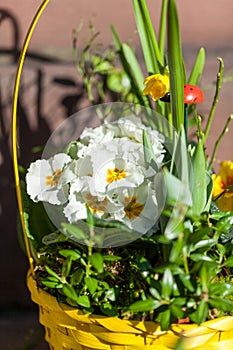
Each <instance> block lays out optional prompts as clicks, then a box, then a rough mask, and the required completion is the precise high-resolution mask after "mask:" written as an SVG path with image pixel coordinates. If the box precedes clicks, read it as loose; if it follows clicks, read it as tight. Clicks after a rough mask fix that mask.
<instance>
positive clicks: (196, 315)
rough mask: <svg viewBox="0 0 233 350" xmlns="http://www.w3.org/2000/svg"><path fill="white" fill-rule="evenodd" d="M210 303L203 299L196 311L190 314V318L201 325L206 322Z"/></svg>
mask: <svg viewBox="0 0 233 350" xmlns="http://www.w3.org/2000/svg"><path fill="white" fill-rule="evenodd" d="M208 310H209V307H208V303H207V302H206V301H205V300H204V299H202V300H201V302H200V304H199V305H198V308H197V310H196V311H195V312H193V313H192V314H190V318H191V320H192V321H193V322H195V323H197V324H198V325H200V324H201V323H202V322H204V321H205V320H206V318H207V315H208Z"/></svg>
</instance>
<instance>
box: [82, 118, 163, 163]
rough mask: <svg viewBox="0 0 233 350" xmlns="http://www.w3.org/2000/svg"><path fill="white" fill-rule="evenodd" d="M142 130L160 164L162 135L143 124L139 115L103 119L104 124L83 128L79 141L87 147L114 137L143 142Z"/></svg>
mask: <svg viewBox="0 0 233 350" xmlns="http://www.w3.org/2000/svg"><path fill="white" fill-rule="evenodd" d="M143 130H145V131H146V133H147V135H148V137H149V138H150V141H151V144H152V148H153V152H154V155H155V157H156V159H155V160H156V163H157V165H158V167H160V166H161V164H162V161H163V157H164V153H165V150H164V147H163V143H164V136H163V135H162V134H161V133H159V132H158V131H157V130H153V129H152V128H151V127H149V126H145V125H144V124H143V123H142V121H141V119H140V118H139V117H136V116H133V115H130V116H127V117H123V118H120V119H118V120H117V121H114V122H109V121H108V120H107V119H105V120H104V124H102V125H101V126H99V127H97V128H94V129H92V128H85V129H84V130H83V132H82V134H81V136H80V140H81V142H83V143H84V144H85V145H88V147H91V148H92V146H96V145H97V144H100V143H106V142H108V141H111V140H113V139H114V138H125V137H126V138H128V139H129V140H133V141H135V142H137V143H140V144H143Z"/></svg>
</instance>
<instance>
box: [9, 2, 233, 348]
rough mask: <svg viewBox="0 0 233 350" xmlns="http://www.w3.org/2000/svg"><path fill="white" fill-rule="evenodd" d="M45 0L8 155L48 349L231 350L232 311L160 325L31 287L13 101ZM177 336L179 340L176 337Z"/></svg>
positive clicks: (36, 18) (27, 248)
mask: <svg viewBox="0 0 233 350" xmlns="http://www.w3.org/2000/svg"><path fill="white" fill-rule="evenodd" d="M49 1H50V0H44V1H43V2H42V4H41V6H40V8H39V9H38V11H37V13H36V15H35V17H34V19H33V21H32V24H31V26H30V28H29V31H28V33H27V36H26V38H25V42H24V45H23V48H22V52H21V56H20V59H19V64H18V69H17V74H16V79H15V89H14V95H13V105H12V155H13V167H14V174H15V185H16V194H17V200H18V207H19V214H20V218H21V223H22V228H23V233H24V239H25V245H26V250H27V255H28V260H29V273H28V276H27V283H28V288H29V290H30V292H31V298H32V300H33V301H34V302H35V303H36V304H38V306H39V310H40V323H41V324H42V325H43V326H44V327H45V339H46V341H47V342H48V343H49V346H50V349H51V350H97V349H98V350H169V349H177V350H180V349H181V348H182V350H184V349H185V350H186V349H187V350H188V349H193V350H220V349H221V350H222V349H224V350H232V349H233V317H222V318H218V319H216V320H213V321H208V322H204V323H203V324H202V325H200V326H197V325H195V324H182V325H181V324H173V325H172V326H171V329H170V330H169V331H162V330H161V328H160V325H159V324H157V323H155V322H139V321H128V320H121V319H118V318H112V317H105V316H97V315H87V314H84V313H82V312H81V311H80V310H79V309H76V308H72V307H70V306H68V305H65V304H61V303H59V302H58V301H57V300H56V298H55V297H53V296H51V295H50V294H48V293H46V292H45V291H43V290H42V289H40V288H38V287H37V284H36V281H35V279H34V265H33V257H32V253H31V250H30V244H29V241H28V237H27V234H26V228H25V224H24V214H23V206H22V197H21V191H20V185H19V169H18V157H17V132H16V131H17V101H18V93H19V85H20V77H21V73H22V68H23V63H24V59H25V55H26V52H27V48H28V45H29V42H30V39H31V36H32V34H33V31H34V28H35V26H36V24H37V22H38V20H39V18H40V16H41V14H42V13H43V11H44V10H45V8H46V6H47V5H48V3H49ZM179 340H182V342H181V344H182V345H181V346H182V347H180V346H177V342H178V341H179Z"/></svg>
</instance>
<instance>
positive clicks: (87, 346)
mask: <svg viewBox="0 0 233 350" xmlns="http://www.w3.org/2000/svg"><path fill="white" fill-rule="evenodd" d="M27 283H28V288H29V290H30V292H31V298H32V300H33V301H34V302H35V303H36V304H38V305H39V310H40V323H41V324H42V325H43V326H44V327H45V339H46V341H47V342H48V343H49V346H50V349H51V350H96V349H98V350H169V349H175V348H176V344H177V341H178V340H179V339H180V338H182V339H183V340H184V344H183V347H182V349H187V350H189V349H193V350H220V349H221V350H222V349H224V350H232V349H233V317H230V316H226V317H222V318H218V319H216V320H211V321H207V322H204V323H203V324H202V325H200V326H197V325H195V324H173V325H172V327H171V329H170V330H169V331H161V328H160V326H159V324H157V323H155V322H141V321H129V320H121V319H118V318H112V317H105V316H97V315H87V314H84V313H83V312H82V311H80V310H79V309H76V308H72V307H70V306H68V305H65V304H62V303H59V302H58V301H57V299H56V298H55V297H53V296H51V295H50V294H48V293H46V292H45V291H43V290H42V289H40V288H38V287H37V285H36V281H35V280H34V279H33V277H32V275H31V273H29V274H28V277H27Z"/></svg>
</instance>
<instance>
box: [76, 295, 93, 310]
mask: <svg viewBox="0 0 233 350" xmlns="http://www.w3.org/2000/svg"><path fill="white" fill-rule="evenodd" d="M76 302H77V304H78V305H80V306H83V307H85V308H90V307H91V303H90V299H89V297H88V296H87V295H80V296H79V297H77V299H76Z"/></svg>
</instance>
